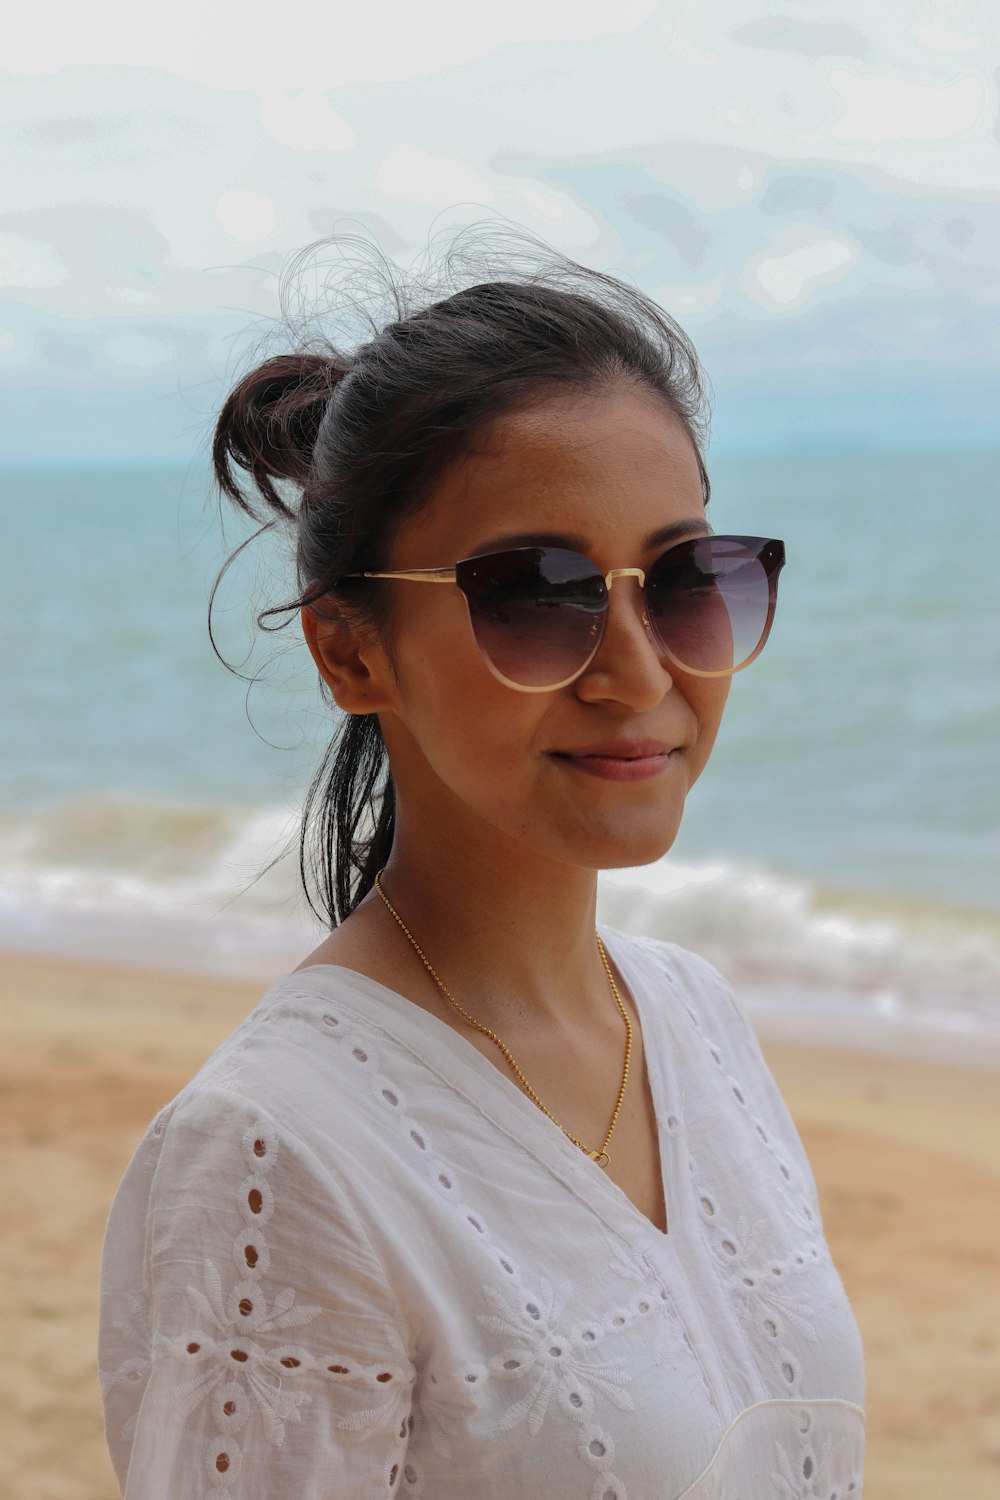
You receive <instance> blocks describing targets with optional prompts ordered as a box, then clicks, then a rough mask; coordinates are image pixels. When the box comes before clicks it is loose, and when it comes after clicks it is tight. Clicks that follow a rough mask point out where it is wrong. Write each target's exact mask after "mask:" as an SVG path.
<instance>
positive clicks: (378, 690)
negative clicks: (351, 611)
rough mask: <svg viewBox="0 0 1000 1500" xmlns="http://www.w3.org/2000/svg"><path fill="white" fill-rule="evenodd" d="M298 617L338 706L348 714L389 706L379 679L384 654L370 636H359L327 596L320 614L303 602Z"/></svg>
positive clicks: (367, 712)
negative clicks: (299, 616)
mask: <svg viewBox="0 0 1000 1500" xmlns="http://www.w3.org/2000/svg"><path fill="white" fill-rule="evenodd" d="M301 619H302V633H303V635H304V636H305V638H306V644H307V646H308V647H309V651H310V654H311V655H312V659H313V661H314V662H315V663H316V667H317V670H318V671H319V675H320V676H321V677H322V679H323V681H324V682H325V683H326V685H327V687H328V688H329V689H330V691H331V693H332V694H333V697H334V701H335V702H336V704H337V707H338V708H341V709H343V711H344V712H345V713H348V714H371V713H377V712H378V711H379V709H383V708H388V707H389V704H388V701H387V699H386V695H385V692H384V690H383V689H382V687H381V686H380V682H379V680H378V676H379V668H380V667H381V668H382V669H383V671H385V668H386V662H385V658H384V655H383V653H382V652H381V651H379V649H378V647H377V646H374V645H373V644H372V642H371V640H370V639H367V638H366V639H362V637H361V635H360V634H359V633H358V632H356V631H355V630H353V629H352V628H351V625H350V622H349V619H348V617H347V615H346V613H344V612H342V611H341V610H340V609H339V608H338V607H337V605H336V604H334V603H333V602H332V601H331V600H330V598H329V596H327V598H326V599H324V602H323V611H322V613H321V614H320V613H317V611H316V609H315V607H314V606H313V605H311V604H305V605H303V607H302V611H301ZM373 668H374V674H373V670H372V669H373Z"/></svg>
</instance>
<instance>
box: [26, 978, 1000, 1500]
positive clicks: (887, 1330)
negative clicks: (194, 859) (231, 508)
mask: <svg viewBox="0 0 1000 1500" xmlns="http://www.w3.org/2000/svg"><path fill="white" fill-rule="evenodd" d="M268 983H269V977H268V976H264V977H262V979H261V981H260V982H257V983H251V982H247V981H242V980H241V981H236V980H219V979H215V978H212V979H202V978H192V977H188V976H178V975H176V974H163V973H154V972H147V971H144V970H139V969H124V968H111V967H105V966H100V965H97V964H92V963H89V962H87V963H83V962H76V961H73V960H66V959H55V958H51V959H50V958H47V957H36V956H32V955H27V954H17V955H15V954H7V955H3V956H0V1015H2V1018H3V1019H2V1022H0V1087H2V1096H3V1103H4V1112H3V1121H4V1148H5V1149H4V1153H3V1162H4V1182H3V1189H2V1191H3V1205H4V1223H5V1226H6V1234H5V1249H6V1258H7V1262H8V1265H11V1264H12V1265H13V1271H14V1277H13V1287H14V1301H13V1335H12V1338H11V1340H10V1343H9V1354H8V1358H7V1359H6V1360H5V1361H4V1365H3V1373H2V1376H0V1379H2V1381H3V1386H4V1389H3V1393H2V1409H3V1411H4V1414H5V1419H6V1424H7V1427H6V1432H5V1436H4V1443H3V1446H4V1452H5V1462H4V1469H5V1472H6V1475H7V1478H6V1481H5V1484H4V1493H5V1495H6V1496H8V1497H9V1500H115V1497H116V1496H117V1494H118V1490H117V1486H116V1484H115V1482H114V1477H113V1474H112V1471H111V1467H110V1463H109V1460H108V1457H107V1453H106V1450H105V1446H104V1435H103V1428H102V1419H101V1405H100V1393H99V1388H98V1383H97V1372H96V1359H95V1345H96V1315H97V1278H98V1266H99V1259H100V1248H101V1239H102V1235H103V1231H104V1223H105V1218H106V1215H107V1211H108V1207H109V1205H110V1202H111V1198H112V1195H113V1193H114V1190H115V1187H116V1185H117V1183H118V1180H119V1178H120V1176H121V1173H122V1171H123V1169H124V1167H125V1165H126V1163H127V1161H128V1159H129V1157H130V1155H131V1154H132V1151H133V1150H134V1147H135V1145H136V1142H137V1141H138V1138H139V1137H140V1135H141V1134H142V1132H143V1130H144V1129H145V1127H146V1125H147V1123H148V1122H149V1120H150V1118H151V1116H152V1115H153V1114H154V1113H155V1111H156V1110H157V1109H158V1108H159V1107H160V1105H162V1104H163V1103H165V1102H166V1101H167V1100H168V1099H169V1098H170V1097H171V1096H172V1095H173V1094H174V1093H175V1092H176V1091H177V1089H178V1088H179V1087H180V1086H181V1085H182V1084H183V1083H185V1082H186V1081H187V1079H188V1078H189V1077H190V1076H191V1074H192V1073H193V1072H194V1071H195V1070H196V1069H197V1067H198V1066H199V1064H200V1063H201V1062H202V1060H203V1059H204V1058H205V1056H206V1055H207V1054H208V1053H209V1052H210V1051H211V1049H212V1048H213V1047H214V1046H215V1045H216V1044H217V1043H218V1042H219V1041H221V1040H222V1038H223V1037H224V1036H225V1035H226V1034H227V1033H228V1032H229V1031H230V1030H231V1029H232V1028H233V1026H234V1025H236V1023H237V1022H238V1021H239V1020H240V1019H241V1018H242V1017H243V1016H244V1015H245V1014H246V1012H247V1011H248V1010H249V1009H250V1008H251V1007H252V1006H253V1005H254V1004H255V1002H256V1001H257V1000H258V999H259V998H260V996H261V994H263V992H264V990H265V989H266V988H267V985H268ZM763 1045H764V1051H765V1053H766V1055H767V1058H768V1061H769V1063H770V1065H771V1067H772V1069H773V1071H774V1074H775V1076H776V1078H777V1080H778V1083H779V1085H780V1086H781V1088H782V1091H783V1092H784V1095H785V1098H786V1100H787V1102H788V1106H789V1108H790V1110H791V1112H792V1114H793V1116H794V1118H795V1120H796V1123H797V1125H798V1128H799V1131H800V1133H801V1135H802V1139H803V1141H804V1143H805V1146H806V1149H807V1151H808V1153H809V1156H810V1159H811V1161H812V1164H813V1170H814V1173H815V1176H816V1181H817V1184H818V1187H819V1192H820V1199H821V1204H822V1208H823V1216H824V1222H825V1226H826V1231H827V1238H828V1240H829V1244H830V1249H831V1252H832V1254H833V1257H834V1260H835V1262H836V1263H837V1266H838V1269H839V1270H840V1274H841V1276H842V1278H843V1281H844V1284H845V1286H846V1288H847V1291H848V1294H849V1296H850V1298H851V1302H852V1305H853V1307H854V1310H855V1314H856V1316H857V1319H858V1322H859V1324H860V1327H861V1332H862V1337H863V1339H864V1344H865V1354H866V1366H867V1380H868V1400H867V1423H868V1426H867V1432H868V1437H867V1463H866V1471H865V1495H866V1500H953V1497H955V1500H959V1497H960V1500H996V1496H997V1495H998V1494H1000V1109H998V1107H997V1104H998V1094H1000V1088H998V1084H1000V1080H998V1077H997V1075H996V1074H995V1073H990V1072H986V1071H980V1070H976V1069H971V1068H970V1069H963V1068H957V1067H951V1066H947V1067H945V1066H936V1065H934V1064H932V1063H922V1062H914V1061H897V1060H895V1059H892V1058H887V1057H879V1056H866V1055H863V1054H854V1053H848V1052H845V1051H835V1050H828V1049H825V1048H824V1049H819V1048H814V1047H799V1046H796V1047H790V1046H787V1045H779V1044H777V1043H774V1042H770V1041H768V1040H767V1039H766V1038H765V1039H764V1040H763ZM643 1500H654V1497H652V1496H650V1497H643Z"/></svg>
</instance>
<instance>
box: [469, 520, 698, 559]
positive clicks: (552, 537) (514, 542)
mask: <svg viewBox="0 0 1000 1500" xmlns="http://www.w3.org/2000/svg"><path fill="white" fill-rule="evenodd" d="M711 534H712V528H711V526H709V524H708V522H707V521H706V520H705V518H704V516H699V517H697V518H694V517H692V519H691V520H684V521H671V522H670V524H669V525H668V526H660V527H659V528H658V529H657V530H656V531H651V532H650V533H649V535H648V536H647V537H646V538H645V540H644V541H643V543H642V550H643V551H644V552H649V551H650V550H651V549H652V548H653V547H658V546H659V545H660V543H661V542H674V541H677V540H679V538H681V537H686V536H711ZM507 547H571V548H572V549H573V551H574V552H583V553H586V552H587V551H588V550H589V547H590V543H589V542H588V541H587V539H586V537H582V536H579V535H578V534H577V533H576V532H567V531H517V532H512V533H510V534H507V535H504V536H494V537H490V539H489V540H488V541H485V542H480V543H479V545H478V547H477V548H476V550H477V551H478V552H496V551H499V550H501V549H502V548H507Z"/></svg>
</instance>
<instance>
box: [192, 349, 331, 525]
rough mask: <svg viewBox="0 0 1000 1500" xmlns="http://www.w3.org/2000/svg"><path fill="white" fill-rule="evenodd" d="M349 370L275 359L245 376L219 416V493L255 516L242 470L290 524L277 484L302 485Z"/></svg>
mask: <svg viewBox="0 0 1000 1500" xmlns="http://www.w3.org/2000/svg"><path fill="white" fill-rule="evenodd" d="M346 373H347V365H346V364H344V363H343V362H342V361H340V360H338V359H337V358H336V357H330V356H328V355H323V354H306V353H300V354H278V355H275V356H274V357H273V358H272V359H268V360H265V362H264V363H263V364H262V365H259V366H258V367H257V369H256V370H252V371H251V372H250V374H249V375H245V376H244V377H243V379H242V380H241V381H240V382H239V384H238V385H237V386H236V387H235V388H234V389H233V390H232V391H231V392H230V394H229V397H228V399H227V400H226V403H225V405H224V406H223V408H222V410H221V412H220V413H219V419H218V421H217V422H216V424H215V435H214V437H213V440H212V466H213V468H214V470H215V476H216V479H217V481H218V484H219V487H220V489H221V490H222V491H223V493H224V494H226V495H228V496H229V498H230V499H231V500H234V501H235V502H236V504H237V505H239V506H240V508H241V509H242V510H245V511H247V512H248V514H250V515H255V511H254V509H253V506H252V505H251V504H250V502H249V501H248V499H247V497H246V495H245V494H244V493H243V491H242V490H241V489H240V486H239V483H238V481H237V478H236V475H235V472H234V466H235V467H237V468H240V469H243V470H244V471H245V472H246V473H248V474H249V475H250V477H251V478H252V479H253V481H254V484H255V485H256V487H257V489H258V490H259V491H260V493H261V495H262V496H263V497H264V499H265V500H266V502H267V504H268V505H269V506H271V507H273V508H274V509H276V510H278V511H280V512H281V514H282V515H284V516H286V517H287V518H289V519H291V518H292V516H293V515H294V512H293V511H291V510H289V508H288V506H287V505H286V504H285V502H284V501H283V500H282V498H281V496H280V495H279V494H278V491H277V490H276V489H275V487H274V483H273V481H274V480H275V479H288V480H291V481H292V483H294V484H298V485H304V484H305V482H306V480H307V478H308V475H309V469H310V466H311V463H312V450H313V445H314V444H315V442H316V435H317V433H318V432H319V427H320V423H321V422H322V420H323V414H324V412H325V411H326V407H327V403H328V402H329V399H330V396H331V395H332V393H333V391H334V389H335V388H336V386H337V383H338V381H340V380H341V379H342V378H343V376H344V375H345V374H346Z"/></svg>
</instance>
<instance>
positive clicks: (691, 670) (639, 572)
mask: <svg viewBox="0 0 1000 1500" xmlns="http://www.w3.org/2000/svg"><path fill="white" fill-rule="evenodd" d="M709 536H710V537H714V536H715V533H714V532H711V533H709ZM739 540H747V541H763V540H765V538H761V537H752V538H739ZM673 545H674V546H679V545H680V543H674V544H673ZM778 545H779V546H780V547H781V561H780V562H779V563H778V566H777V567H776V568H775V569H774V572H773V574H769V575H768V594H769V599H768V611H767V620H766V622H765V625H764V630H763V633H762V635H761V638H760V641H759V642H758V644H757V647H756V649H755V650H754V651H753V652H752V653H751V654H750V655H749V656H748V657H747V659H746V661H743V662H740V665H739V666H738V667H732V668H730V669H729V670H728V671H722V672H703V671H700V670H699V669H698V668H696V667H687V666H685V665H684V663H683V662H680V661H678V660H677V658H676V657H675V656H674V654H673V652H672V651H671V650H670V648H669V646H666V645H664V644H663V643H662V642H661V641H660V639H659V638H658V636H656V635H655V633H654V631H653V627H652V625H651V623H650V620H649V614H648V611H647V610H646V608H645V606H644V607H643V610H642V623H643V625H644V627H645V629H646V633H647V635H648V636H649V638H650V640H651V641H652V643H653V645H654V646H655V647H656V650H657V652H659V653H662V654H665V655H666V656H667V657H668V658H669V659H670V661H671V662H672V663H673V665H674V666H675V667H676V668H677V669H678V670H679V671H681V672H685V673H688V674H689V675H690V676H692V677H734V676H735V675H736V673H737V672H742V671H743V669H744V667H748V666H749V665H750V663H751V662H753V661H756V659H757V657H758V656H759V655H760V653H761V652H762V651H763V649H764V647H765V645H766V644H767V639H768V636H769V635H770V633H771V625H772V623H773V621H774V611H775V604H776V602H777V577H778V574H779V573H780V572H781V569H782V568H783V567H784V564H785V555H784V543H783V542H780V543H779V544H778ZM502 550H505V551H510V550H513V551H530V550H534V549H531V548H513V549H510V548H506V549H502ZM558 550H562V551H572V550H573V549H572V548H562V549H558ZM670 550H671V548H670V547H665V548H664V552H669V551H670ZM479 555H481V556H483V557H490V556H492V555H493V554H491V553H488V552H487V553H482V554H479ZM660 555H661V556H662V555H663V553H661V554H660ZM587 560H588V561H590V559H589V558H588V559H587ZM462 561H463V562H468V561H471V559H469V558H463V559H462ZM657 561H659V558H658V559H657ZM457 569H458V564H457V563H453V564H452V566H451V567H447V568H397V569H395V570H393V571H392V572H377V571H371V572H362V573H345V574H344V575H343V576H344V577H345V578H403V579H407V580H409V581H410V582H412V583H452V584H454V585H455V587H456V588H457V589H458V590H459V593H460V594H461V595H462V597H463V599H464V600H465V607H466V613H467V615H468V618H469V627H470V629H471V631H472V637H473V640H474V641H475V644H476V648H477V650H478V651H479V655H480V656H481V657H482V660H483V662H484V663H485V665H486V667H487V668H488V670H489V671H490V673H491V674H492V675H493V676H494V677H495V678H496V679H497V681H498V682H502V683H503V684H504V686H505V687H509V688H513V689H514V691H515V692H518V693H554V692H557V691H558V690H559V689H560V688H564V687H568V686H569V684H570V683H571V682H575V681H576V679H577V678H578V677H582V676H583V673H584V672H585V671H586V670H587V668H588V667H589V666H590V663H591V662H592V661H593V659H594V657H595V656H596V655H597V653H598V651H599V650H600V649H601V644H602V642H603V640H604V632H605V629H606V628H607V611H605V613H604V622H605V623H604V627H602V631H601V635H600V636H599V638H598V640H597V643H596V645H595V646H594V649H593V651H592V652H591V653H590V655H589V656H588V657H587V660H586V661H585V662H584V663H583V665H582V666H581V667H579V668H578V669H577V670H576V671H575V672H574V673H573V674H572V675H571V676H569V677H566V678H564V679H563V681H562V682H553V683H551V684H550V685H548V686H545V687H528V686H526V685H525V684H524V683H522V682H512V681H511V679H510V678H509V677H505V676H504V675H503V673H502V672H501V671H500V670H499V669H498V668H497V667H496V666H495V665H494V663H493V662H492V661H491V660H490V658H489V657H488V656H487V654H486V652H485V651H484V650H483V648H482V646H481V645H480V644H479V637H478V636H477V635H476V627H475V624H474V623H473V620H472V606H471V604H470V601H469V597H468V595H467V594H466V592H465V590H464V589H463V588H462V587H461V585H460V584H459V582H458V572H457ZM598 571H599V570H598ZM601 576H602V577H603V578H604V585H605V587H606V589H607V591H608V594H609V595H610V593H611V589H612V586H613V584H614V581H615V579H616V578H637V579H638V580H639V588H640V589H645V587H646V570H645V568H612V569H611V570H610V571H609V572H607V573H604V574H602V575H601ZM643 598H645V596H644V595H643Z"/></svg>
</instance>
